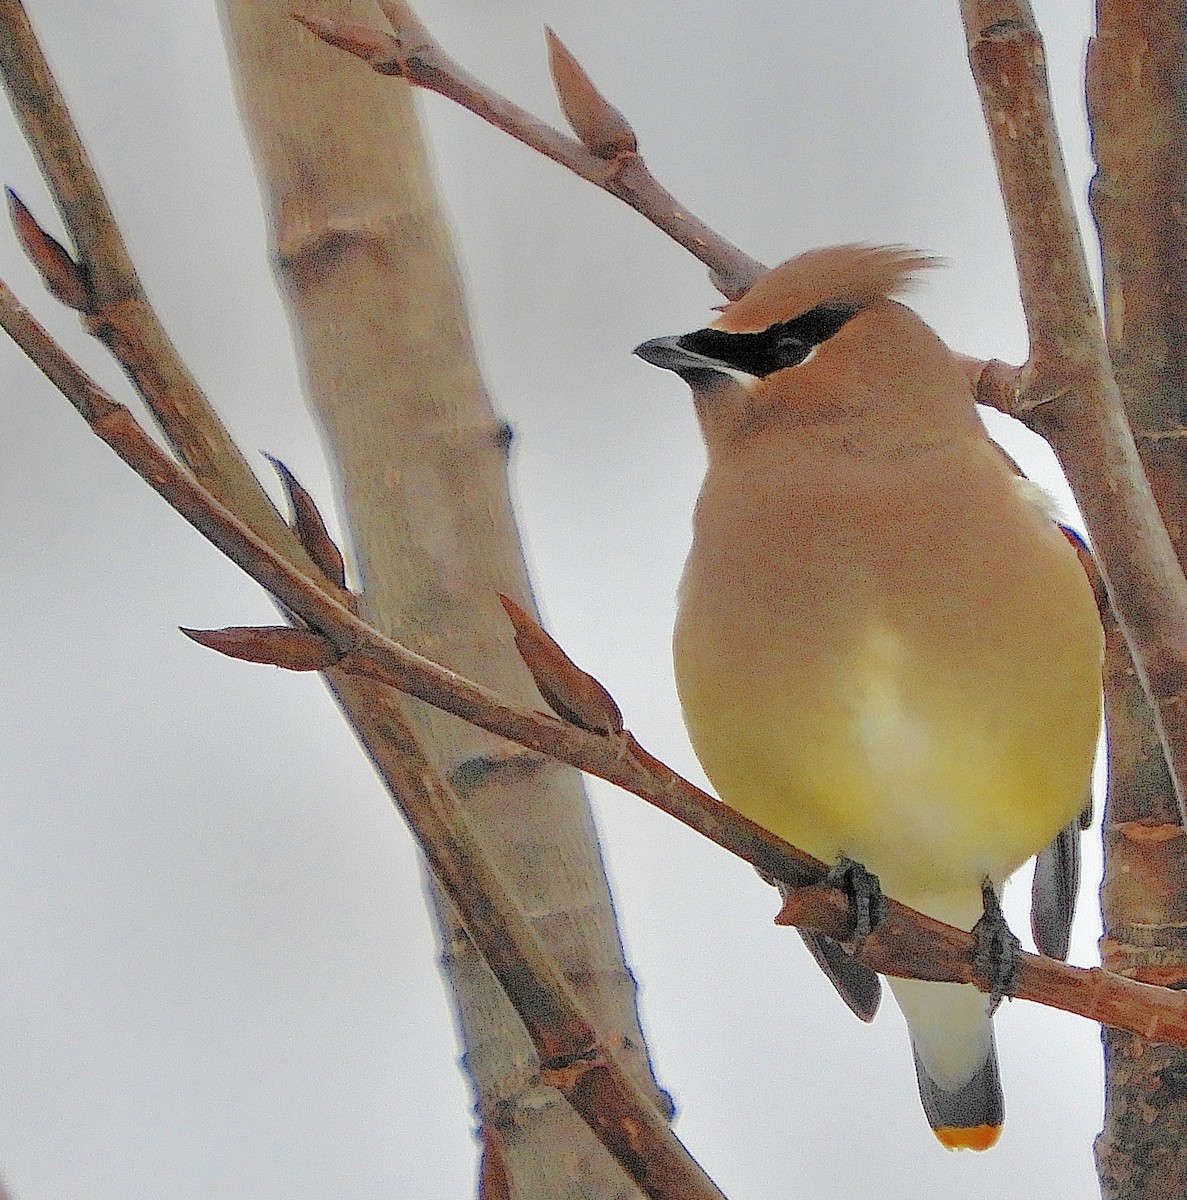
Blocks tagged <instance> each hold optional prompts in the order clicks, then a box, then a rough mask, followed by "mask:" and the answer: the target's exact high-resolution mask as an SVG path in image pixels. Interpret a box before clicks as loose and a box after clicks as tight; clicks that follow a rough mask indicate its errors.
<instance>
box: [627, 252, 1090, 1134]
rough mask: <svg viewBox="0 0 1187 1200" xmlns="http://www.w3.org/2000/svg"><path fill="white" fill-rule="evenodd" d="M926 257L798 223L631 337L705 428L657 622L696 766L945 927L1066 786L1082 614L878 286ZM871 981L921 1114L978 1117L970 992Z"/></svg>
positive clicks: (965, 414) (1073, 579)
mask: <svg viewBox="0 0 1187 1200" xmlns="http://www.w3.org/2000/svg"><path fill="white" fill-rule="evenodd" d="M928 262H929V260H928V259H926V258H925V257H924V256H922V255H920V254H918V253H916V252H914V251H909V250H904V249H887V250H879V249H875V248H871V247H860V246H844V247H837V248H833V249H829V250H818V251H814V252H812V253H810V254H805V255H803V256H801V257H800V258H797V259H793V260H791V261H790V262H788V263H785V264H784V265H783V266H781V267H778V268H776V269H775V270H773V271H771V272H769V273H768V274H767V275H765V276H764V277H763V278H761V279H760V280H759V281H758V283H756V284H755V286H754V288H752V289H751V291H750V292H749V293H747V295H745V296H744V297H742V298H741V299H740V300H738V301H737V302H735V303H734V304H731V305H729V306H728V307H727V308H726V309H725V310H724V312H723V313H722V314H721V316H720V317H719V318H718V320H716V321H715V322H714V323H713V325H712V326H710V329H709V331H702V332H701V333H698V334H692V335H687V336H686V337H684V338H679V339H658V340H657V341H655V342H651V343H646V344H645V345H644V346H642V347H640V350H639V352H640V354H642V355H643V357H645V358H648V359H649V360H650V361H653V362H656V363H657V364H658V365H661V366H666V367H668V368H670V369H673V370H676V371H677V372H678V373H680V374H681V375H682V376H683V377H684V378H685V379H686V380H687V381H688V382H689V383H690V385H691V386H692V388H693V394H694V399H695V402H696V407H697V414H698V417H699V419H700V423H701V428H702V431H703V433H704V438H705V443H706V446H707V449H708V455H709V465H708V470H707V474H706V478H705V483H704V487H703V489H702V492H701V496H700V499H699V501H698V503H697V509H696V516H695V521H694V540H693V547H692V551H691V553H690V556H689V559H688V564H687V566H686V569H685V574H684V578H683V581H682V584H681V590H680V608H679V615H678V619H677V627H676V634H675V641H674V653H675V663H676V673H677V683H678V687H679V691H680V698H681V704H682V706H683V709H684V714H685V719H686V722H687V725H688V729H689V733H690V736H691V738H692V741H693V744H694V746H695V748H696V751H697V754H698V756H699V757H700V759H701V761H702V763H703V764H704V767H705V770H706V772H707V773H708V775H709V777H710V779H711V780H712V781H713V783H714V786H715V787H716V788H717V790H718V792H719V794H720V795H721V797H722V799H724V800H725V801H726V802H727V803H729V804H730V805H732V806H733V807H735V808H737V809H739V810H740V811H741V812H743V813H745V814H746V815H747V816H749V817H751V818H752V819H754V820H756V821H759V822H760V823H762V824H764V825H766V826H767V827H768V828H770V829H773V830H774V831H775V832H777V833H779V834H780V835H782V836H783V837H785V838H787V839H788V840H789V841H791V842H792V843H794V844H795V845H798V846H800V847H802V848H803V849H805V850H808V851H810V852H811V853H812V854H814V855H816V856H817V857H819V858H821V859H823V860H825V861H833V860H835V859H837V858H838V856H841V855H845V856H848V857H851V858H854V859H856V860H858V861H859V862H861V863H863V864H864V865H865V866H866V867H868V868H869V869H870V870H871V871H873V872H875V873H876V874H877V875H878V876H879V877H880V879H881V881H882V885H883V887H884V889H885V891H886V892H887V893H888V894H890V895H892V896H894V897H895V898H896V899H899V900H903V901H905V902H906V903H908V904H910V905H912V906H914V907H916V908H919V909H921V910H922V911H924V912H926V913H929V914H930V915H932V916H935V917H937V918H939V919H942V920H945V921H950V922H953V923H955V924H957V925H960V926H962V927H963V928H966V929H967V928H969V927H970V926H971V925H972V924H973V923H974V922H975V921H976V920H977V918H978V916H979V915H980V912H981V892H980V887H981V882H982V880H984V879H986V878H988V879H990V880H991V881H993V883H994V884H995V885H997V886H1000V884H1001V883H1002V881H1003V880H1004V879H1005V878H1006V877H1007V876H1008V875H1010V874H1011V873H1012V872H1013V871H1015V870H1016V869H1017V868H1018V867H1019V866H1020V865H1021V864H1022V863H1023V862H1024V861H1025V860H1026V859H1027V858H1029V857H1031V856H1032V855H1033V854H1035V853H1036V852H1037V851H1038V850H1040V849H1041V848H1042V847H1044V846H1045V845H1046V844H1047V843H1048V842H1049V841H1050V840H1051V839H1052V838H1053V837H1054V836H1055V834H1056V833H1057V832H1058V831H1059V830H1060V829H1061V828H1062V827H1063V826H1065V825H1066V824H1067V823H1068V822H1069V821H1070V820H1072V819H1073V818H1074V817H1075V816H1076V815H1077V814H1078V813H1079V811H1080V809H1081V808H1082V806H1083V799H1084V795H1085V790H1086V787H1087V785H1088V781H1089V777H1090V773H1091V769H1092V760H1093V753H1094V748H1095V743H1096V738H1097V733H1098V727H1099V719H1100V655H1101V635H1100V628H1099V623H1098V619H1097V615H1096V607H1095V603H1094V601H1093V597H1092V593H1091V590H1090V588H1089V587H1088V585H1087V582H1086V580H1085V577H1084V574H1083V571H1082V569H1081V567H1080V564H1079V562H1078V560H1077V558H1076V554H1075V552H1074V551H1073V550H1072V549H1071V547H1070V546H1069V545H1068V544H1067V542H1066V541H1065V539H1064V537H1063V535H1062V534H1061V533H1060V532H1059V530H1058V529H1057V528H1056V527H1055V526H1054V525H1053V524H1052V523H1051V522H1050V520H1049V519H1048V518H1047V517H1046V516H1045V515H1044V514H1043V513H1042V512H1040V511H1039V509H1038V508H1037V507H1036V506H1035V505H1034V504H1032V503H1030V502H1029V501H1028V500H1027V499H1026V497H1025V496H1024V495H1023V494H1022V492H1021V491H1020V489H1019V488H1018V486H1017V483H1016V480H1015V479H1014V477H1013V476H1012V474H1011V472H1010V470H1009V468H1008V467H1007V466H1006V464H1005V462H1004V460H1003V458H1002V456H1001V455H1000V454H999V452H998V451H997V449H996V448H995V447H994V445H993V444H992V442H991V441H990V440H989V438H988V436H987V435H986V433H985V431H984V429H983V427H982V425H981V423H980V421H979V419H978V417H977V415H976V411H975V408H974V405H973V400H972V396H971V394H970V391H969V385H968V381H967V378H966V375H965V373H964V371H963V370H962V368H961V366H960V364H959V363H958V362H957V360H956V359H955V357H954V356H953V355H952V354H951V352H950V351H949V350H948V349H947V348H946V347H945V346H944V344H943V343H942V342H941V341H940V340H939V338H937V337H936V335H935V334H934V333H932V331H931V330H930V329H929V328H928V327H927V326H926V325H925V324H924V323H923V321H921V320H920V319H919V317H917V316H916V315H915V314H914V313H913V312H911V311H910V310H909V309H907V308H905V307H903V306H902V305H901V304H899V303H897V302H895V301H894V300H893V299H891V298H890V297H891V296H892V295H893V294H895V293H898V292H900V291H901V290H902V289H903V287H904V286H905V285H906V284H907V283H908V282H909V280H910V277H911V274H912V273H913V272H915V271H917V270H919V269H920V268H921V267H924V266H926V265H928ZM723 335H743V336H733V337H728V336H723ZM745 335H750V336H748V337H747V336H745ZM891 986H892V989H893V990H894V992H895V995H896V999H898V1001H899V1003H900V1007H902V1008H903V1010H904V1013H905V1015H906V1016H907V1019H908V1023H909V1025H910V1027H911V1033H912V1043H913V1046H914V1049H915V1054H916V1064H917V1070H918V1075H919V1083H920V1090H921V1095H922V1096H923V1100H924V1106H925V1108H926V1109H927V1110H928V1115H929V1118H930V1119H931V1122H932V1125H933V1127H934V1128H935V1129H936V1131H937V1136H939V1137H940V1139H941V1140H942V1141H943V1142H944V1143H945V1144H946V1145H949V1146H953V1147H956V1146H970V1147H974V1148H979V1149H980V1148H984V1147H985V1146H987V1145H989V1144H992V1141H993V1140H995V1139H996V1136H997V1129H998V1127H999V1126H1000V1123H1001V1097H1000V1091H999V1089H998V1084H997V1068H996V1058H995V1054H994V1051H993V1040H992V1029H991V1026H990V1023H989V1019H988V1014H987V1010H986V997H984V996H983V995H982V994H980V993H979V992H977V991H975V990H974V989H973V988H971V987H968V986H960V985H944V984H922V983H914V982H911V981H897V980H896V981H891Z"/></svg>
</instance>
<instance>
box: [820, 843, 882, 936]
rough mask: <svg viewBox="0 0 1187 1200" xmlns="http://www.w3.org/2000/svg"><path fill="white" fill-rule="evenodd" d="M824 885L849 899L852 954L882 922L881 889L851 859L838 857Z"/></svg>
mask: <svg viewBox="0 0 1187 1200" xmlns="http://www.w3.org/2000/svg"><path fill="white" fill-rule="evenodd" d="M824 882H825V883H826V884H827V885H828V886H829V887H834V888H837V889H838V891H841V892H844V893H845V895H846V896H847V897H848V898H849V911H850V913H851V914H852V917H853V928H852V930H851V931H850V933H849V937H850V940H851V941H852V943H853V949H854V951H855V952H856V951H857V950H860V949H861V944H862V942H864V941H865V940H866V938H867V937H869V936H870V934H871V933H873V932H874V930H875V929H877V928H878V924H879V922H881V920H882V885H881V884H880V883H879V882H878V876H877V875H875V874H874V873H873V872H872V871H867V870H866V869H865V867H863V866H862V865H861V863H859V862H855V861H854V860H853V859H852V858H844V857H841V858H839V859H837V862H836V865H835V866H833V867H832V868H831V869H830V870H829V873H828V874H827V875H826V876H825V877H824Z"/></svg>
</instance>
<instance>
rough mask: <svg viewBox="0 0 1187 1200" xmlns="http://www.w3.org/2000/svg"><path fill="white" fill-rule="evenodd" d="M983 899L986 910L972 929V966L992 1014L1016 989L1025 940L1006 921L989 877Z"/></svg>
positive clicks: (982, 887)
mask: <svg viewBox="0 0 1187 1200" xmlns="http://www.w3.org/2000/svg"><path fill="white" fill-rule="evenodd" d="M981 903H982V905H983V906H984V909H985V911H984V912H983V913H982V915H981V919H980V920H979V921H978V922H977V923H976V925H974V926H973V929H972V933H973V938H974V941H975V945H974V947H973V969H974V970H975V971H976V972H977V974H978V975H979V976H980V978H981V981H982V982H983V983H984V984H985V990H986V991H988V993H989V1013H990V1016H992V1015H993V1013H994V1012H995V1011H996V1010H997V1007H998V1005H999V1004H1001V1002H1002V999H1003V997H1005V996H1010V995H1013V993H1014V988H1015V986H1016V985H1017V983H1018V976H1019V974H1020V972H1021V971H1022V958H1021V953H1022V943H1021V942H1020V941H1019V940H1018V939H1017V938H1016V937H1015V936H1014V933H1013V931H1012V930H1011V929H1010V927H1009V925H1007V924H1006V918H1005V917H1004V916H1003V914H1002V906H1001V902H1000V901H999V900H998V898H997V890H996V889H995V888H994V886H993V884H992V883H991V882H990V881H989V880H988V879H986V880H985V881H984V882H983V883H982V884H981Z"/></svg>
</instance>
